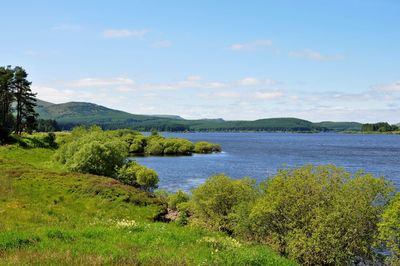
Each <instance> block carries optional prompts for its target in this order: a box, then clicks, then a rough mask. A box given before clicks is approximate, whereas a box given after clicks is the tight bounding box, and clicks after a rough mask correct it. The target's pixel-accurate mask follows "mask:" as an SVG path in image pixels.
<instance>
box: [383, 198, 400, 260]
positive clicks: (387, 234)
mask: <svg viewBox="0 0 400 266" xmlns="http://www.w3.org/2000/svg"><path fill="white" fill-rule="evenodd" d="M378 226H379V237H380V239H381V241H383V243H384V244H385V246H386V247H388V248H389V249H390V251H391V252H392V258H391V260H392V261H393V262H394V261H397V262H400V194H399V193H397V196H396V197H395V198H394V199H393V201H392V202H391V203H390V205H389V206H388V207H387V208H386V210H385V212H384V213H383V216H382V221H381V222H380V223H379V225H378ZM393 265H395V264H393ZM396 265H397V264H396Z"/></svg>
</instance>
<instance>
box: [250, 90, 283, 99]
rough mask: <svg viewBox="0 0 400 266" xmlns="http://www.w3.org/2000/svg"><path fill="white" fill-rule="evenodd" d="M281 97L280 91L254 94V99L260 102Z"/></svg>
mask: <svg viewBox="0 0 400 266" xmlns="http://www.w3.org/2000/svg"><path fill="white" fill-rule="evenodd" d="M281 96H283V92H281V91H258V92H256V93H255V94H254V97H255V98H257V99H262V100H272V99H276V98H279V97H281Z"/></svg>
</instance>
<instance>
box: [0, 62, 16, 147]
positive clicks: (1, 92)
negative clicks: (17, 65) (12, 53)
mask: <svg viewBox="0 0 400 266" xmlns="http://www.w3.org/2000/svg"><path fill="white" fill-rule="evenodd" d="M13 77H14V69H12V68H11V66H7V67H0V143H2V142H4V141H5V140H6V138H7V136H8V135H9V133H10V131H11V130H12V127H13V120H14V119H13V116H12V110H11V109H12V107H11V105H12V102H13V101H14V94H13Z"/></svg>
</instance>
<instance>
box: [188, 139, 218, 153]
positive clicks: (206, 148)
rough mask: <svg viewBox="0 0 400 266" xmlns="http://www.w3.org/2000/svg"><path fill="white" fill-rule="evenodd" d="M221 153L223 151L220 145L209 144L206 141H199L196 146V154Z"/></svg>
mask: <svg viewBox="0 0 400 266" xmlns="http://www.w3.org/2000/svg"><path fill="white" fill-rule="evenodd" d="M220 151H221V146H220V145H218V144H213V143H208V142H206V141H199V142H197V143H196V144H195V145H194V152H196V153H212V152H220Z"/></svg>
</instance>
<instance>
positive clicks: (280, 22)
mask: <svg viewBox="0 0 400 266" xmlns="http://www.w3.org/2000/svg"><path fill="white" fill-rule="evenodd" d="M0 9H1V14H2V30H1V32H2V34H1V36H0V59H1V61H0V62H1V64H2V65H21V66H23V67H24V68H25V69H26V70H27V71H28V73H29V74H30V79H31V81H32V82H33V85H32V88H33V90H34V91H36V92H37V93H38V97H39V98H41V99H43V100H47V101H51V102H55V103H61V102H67V101H89V102H93V103H97V104H101V105H105V106H107V107H111V108H115V109H121V110H124V111H128V112H131V113H137V114H177V115H181V116H183V117H185V118H205V117H206V118H220V117H222V118H225V119H246V120H247V119H258V118H267V117H288V116H290V117H299V118H304V119H309V120H311V121H323V120H333V121H349V120H352V121H361V122H367V121H370V122H375V121H389V122H392V123H395V122H396V123H398V122H400V118H399V117H400V116H399V114H400V72H399V69H400V51H399V47H400V34H399V26H400V16H399V14H400V2H399V1H388V0H382V1H378V0H376V1H368V0H363V1H355V0H352V1H349V0H347V1H328V0H326V1H325V0H319V1H183V0H182V1H151V0H150V1H64V2H61V1H17V2H16V1H3V3H2V4H1V7H0Z"/></svg>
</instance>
